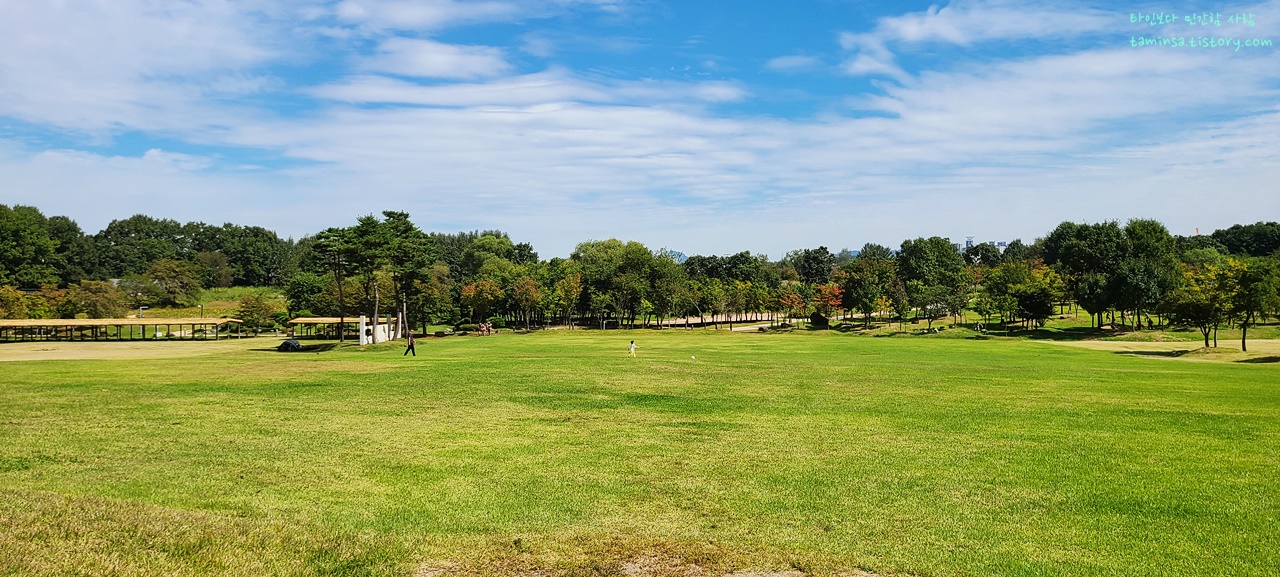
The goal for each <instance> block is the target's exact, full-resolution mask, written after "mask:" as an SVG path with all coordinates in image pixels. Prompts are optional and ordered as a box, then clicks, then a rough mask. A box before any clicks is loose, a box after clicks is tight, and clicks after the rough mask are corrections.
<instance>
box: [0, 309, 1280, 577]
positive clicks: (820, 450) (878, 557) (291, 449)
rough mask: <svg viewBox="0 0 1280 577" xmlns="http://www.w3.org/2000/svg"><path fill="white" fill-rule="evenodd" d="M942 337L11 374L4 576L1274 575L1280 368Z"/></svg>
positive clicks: (519, 344) (1279, 527) (571, 344)
mask: <svg viewBox="0 0 1280 577" xmlns="http://www.w3.org/2000/svg"><path fill="white" fill-rule="evenodd" d="M957 334H958V333H956V332H950V336H954V335H957ZM947 336H949V335H948V333H947V332H944V333H943V334H941V335H932V336H928V337H894V338H873V337H867V336H857V335H852V334H840V333H838V332H834V331H831V332H825V333H808V332H796V333H791V334H754V333H736V334H734V333H729V332H727V331H720V332H715V331H682V330H669V331H662V332H656V331H619V332H608V333H601V332H597V331H549V332H542V333H534V334H529V335H518V334H502V335H499V336H496V337H483V338H481V337H449V338H444V339H422V340H420V341H419V347H418V349H419V350H418V356H417V357H416V358H413V357H402V356H401V352H402V350H403V349H402V348H400V347H397V346H395V345H379V346H374V347H367V348H365V349H360V348H358V347H346V348H338V349H334V350H327V351H323V352H319V353H296V354H281V353H276V352H274V351H272V350H270V347H271V345H273V344H274V341H271V340H268V339H250V340H244V341H234V340H233V341H220V342H218V343H212V342H209V343H200V342H196V343H155V345H156V346H171V347H174V348H172V349H168V350H169V351H170V352H171V354H170V355H169V356H168V358H147V357H146V356H145V355H142V356H136V357H128V355H125V354H122V355H121V358H117V359H98V360H92V359H90V360H41V361H15V362H8V363H0V369H3V370H4V373H5V377H4V378H3V380H0V574H20V575H26V574H57V575H62V574H84V575H201V574H231V575H265V574H281V575H421V576H431V577H436V576H439V575H446V574H502V575H517V574H518V575H528V576H530V577H533V576H552V577H554V576H559V575H572V576H575V577H586V576H603V575H615V574H630V575H704V574H705V575H710V574H724V573H729V572H733V571H742V570H756V571H782V570H799V571H803V572H806V573H812V574H818V575H829V574H844V575H857V574H858V571H867V572H871V573H874V574H877V575H917V576H925V575H928V576H959V575H1072V576H1091V575H1135V574H1141V575H1171V576H1172V575H1177V576H1179V577H1182V576H1194V575H1215V576H1217V575H1259V576H1262V575H1274V574H1276V573H1278V572H1280V474H1278V471H1280V378H1278V377H1280V371H1278V370H1277V365H1276V364H1274V363H1273V362H1270V360H1272V359H1275V358H1277V357H1267V356H1261V357H1251V358H1250V359H1243V360H1250V361H1253V362H1189V361H1187V360H1186V359H1185V358H1172V357H1166V356H1148V355H1142V354H1133V352H1134V351H1135V350H1141V347H1139V346H1138V345H1143V346H1146V344H1145V343H1138V344H1133V345H1131V346H1130V348H1128V349H1123V350H1095V349H1089V348H1082V347H1068V346H1061V345H1058V344H1054V343H1051V342H1036V341H1031V340H1023V339H990V340H974V339H967V338H944V337H947ZM633 338H634V339H637V342H638V344H639V346H640V348H639V351H638V352H639V358H636V359H628V358H626V345H627V342H628V341H629V340H630V339H633ZM79 344H80V343H71V344H63V345H56V346H64V347H65V346H75V345H79ZM1121 344H1124V343H1121ZM1225 344H1226V343H1224V345H1225ZM1237 344H1238V343H1237ZM112 345H113V344H112V343H101V344H98V345H96V346H98V347H109V346H112ZM1156 345H1159V343H1155V344H1152V345H1151V346H1156ZM6 346H9V345H0V359H3V358H4V357H5V355H6V354H8V353H7V351H9V350H14V349H6V348H5V347H6ZM49 346H50V347H56V346H55V345H49ZM1261 346H1262V347H1264V348H1265V347H1266V346H1267V345H1265V344H1263V345H1261ZM209 347H216V348H209ZM1134 347H1137V348H1134ZM118 350H119V351H120V352H121V353H124V352H125V351H127V350H131V349H125V348H120V349H118ZM211 352H212V353H213V354H210V353H211ZM1117 352H1119V353H1124V354H1117ZM1260 354H1261V353H1260ZM692 355H696V356H697V358H696V360H695V359H691V358H690V357H691V356H692ZM1188 356H1189V355H1188ZM24 358H25V357H24ZM1257 359H1261V361H1258V360H1257Z"/></svg>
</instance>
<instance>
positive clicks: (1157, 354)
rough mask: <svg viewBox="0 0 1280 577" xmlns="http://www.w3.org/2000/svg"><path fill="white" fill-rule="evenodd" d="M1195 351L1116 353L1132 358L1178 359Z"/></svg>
mask: <svg viewBox="0 0 1280 577" xmlns="http://www.w3.org/2000/svg"><path fill="white" fill-rule="evenodd" d="M1193 350H1194V349H1185V350H1176V351H1116V354H1117V355H1128V356H1131V357H1168V358H1177V357H1180V356H1182V355H1185V354H1187V353H1189V352H1191V351H1193Z"/></svg>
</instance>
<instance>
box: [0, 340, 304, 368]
mask: <svg viewBox="0 0 1280 577" xmlns="http://www.w3.org/2000/svg"><path fill="white" fill-rule="evenodd" d="M282 340H284V337H273V336H266V335H263V336H260V337H255V338H243V339H235V338H232V339H219V340H217V341H213V340H208V341H31V342H15V343H0V362H2V361H42V360H60V361H68V360H88V359H126V360H127V359H172V358H183V357H196V356H205V355H217V354H222V353H227V352H231V351H243V350H248V349H267V348H274V347H275V346H277V345H279V344H280V341H282Z"/></svg>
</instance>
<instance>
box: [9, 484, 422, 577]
mask: <svg viewBox="0 0 1280 577" xmlns="http://www.w3.org/2000/svg"><path fill="white" fill-rule="evenodd" d="M0 527H4V528H5V530H4V531H0V574H14V575H157V576H159V575H164V576H186V575H192V576H195V575H231V576H235V575H244V576H257V575H318V574H319V575H326V574H328V575H332V574H345V575H403V574H405V573H407V572H408V571H407V567H405V566H403V564H401V563H399V562H398V561H397V560H396V559H395V558H394V557H393V555H389V554H388V553H389V552H395V551H396V548H395V547H394V546H393V545H392V546H389V544H388V543H386V542H375V541H373V540H370V539H367V538H355V537H350V536H343V535H338V534H334V533H330V532H325V531H318V530H316V528H315V527H308V526H304V525H301V524H296V523H291V522H286V521H282V520H267V519H255V518H245V517H233V516H228V515H222V514H218V513H212V512H207V511H199V512H195V511H182V510H176V509H169V508H165V507H159V506H154V505H144V504H140V503H134V502H128V501H119V500H114V499H104V498H99V497H67V496H62V495H57V494H53V493H34V492H23V491H13V490H0Z"/></svg>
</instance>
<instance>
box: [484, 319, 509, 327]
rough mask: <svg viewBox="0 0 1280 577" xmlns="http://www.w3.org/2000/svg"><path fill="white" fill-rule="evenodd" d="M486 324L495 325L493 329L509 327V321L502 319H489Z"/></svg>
mask: <svg viewBox="0 0 1280 577" xmlns="http://www.w3.org/2000/svg"><path fill="white" fill-rule="evenodd" d="M485 322H487V323H489V324H491V325H493V328H495V329H500V328H504V327H506V326H507V321H506V320H505V319H503V318H502V317H489V318H488V319H487V320H485Z"/></svg>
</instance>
